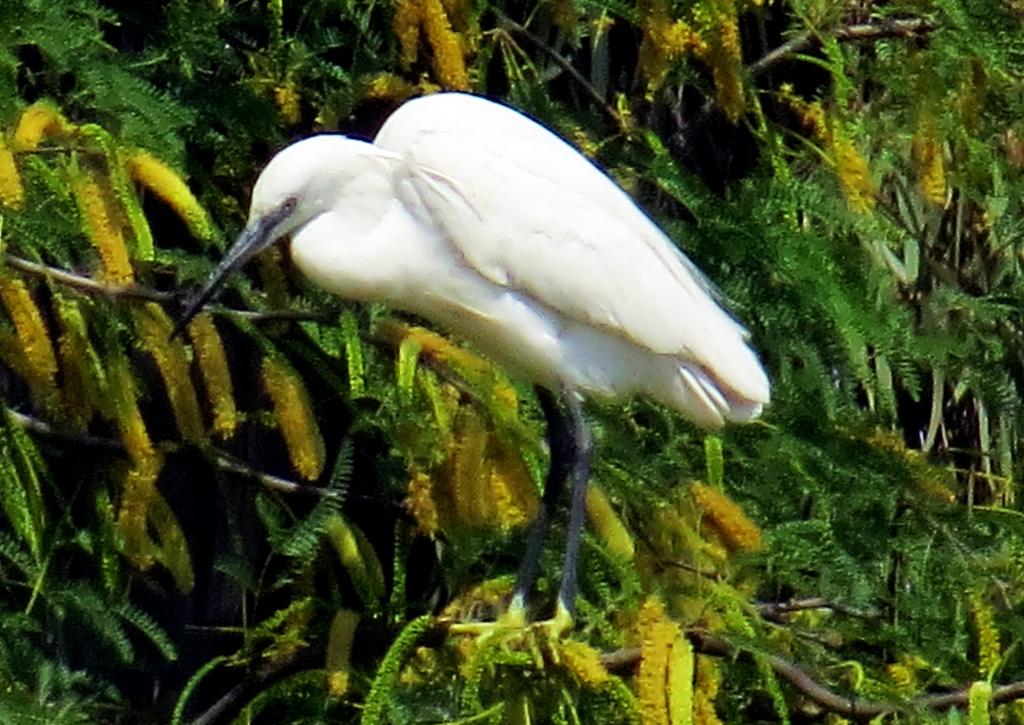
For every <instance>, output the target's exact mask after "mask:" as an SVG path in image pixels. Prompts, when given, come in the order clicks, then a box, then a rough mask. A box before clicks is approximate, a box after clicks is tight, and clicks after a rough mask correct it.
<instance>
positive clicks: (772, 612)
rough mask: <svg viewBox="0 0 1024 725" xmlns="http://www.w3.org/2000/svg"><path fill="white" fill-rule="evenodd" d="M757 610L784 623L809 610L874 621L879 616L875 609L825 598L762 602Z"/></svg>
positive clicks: (769, 618) (763, 615)
mask: <svg viewBox="0 0 1024 725" xmlns="http://www.w3.org/2000/svg"><path fill="white" fill-rule="evenodd" d="M757 608H758V611H759V612H760V613H761V616H762V617H764V618H765V619H767V620H769V621H772V622H783V621H785V619H786V616H785V615H787V614H789V613H791V612H800V611H804V610H807V609H831V610H832V611H833V612H838V613H839V614H845V615H848V616H851V617H860V618H864V619H873V618H875V617H877V616H878V612H876V611H875V610H873V609H857V608H855V607H850V606H847V605H845V604H842V603H840V602H833V601H830V600H828V599H825V598H824V597H807V598H805V599H791V600H789V601H787V602H761V603H759V604H758V605H757Z"/></svg>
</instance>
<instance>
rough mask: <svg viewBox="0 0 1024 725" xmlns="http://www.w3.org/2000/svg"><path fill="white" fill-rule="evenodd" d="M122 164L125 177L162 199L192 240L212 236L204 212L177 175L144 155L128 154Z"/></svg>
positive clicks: (153, 157) (161, 163)
mask: <svg viewBox="0 0 1024 725" xmlns="http://www.w3.org/2000/svg"><path fill="white" fill-rule="evenodd" d="M125 164H126V167H127V169H128V174H129V176H131V178H132V179H133V180H134V181H135V182H136V183H138V184H140V185H141V186H143V187H145V188H146V189H149V190H150V191H152V192H153V193H154V194H156V195H157V196H158V197H160V198H161V199H163V200H164V201H165V202H166V203H167V205H168V206H170V207H171V209H173V210H174V211H175V213H176V214H177V215H178V216H179V217H181V218H182V219H183V220H184V221H185V223H186V224H187V225H188V228H189V230H190V231H191V232H192V233H193V234H194V235H195V236H196V237H198V238H199V239H210V238H211V237H212V236H213V229H212V227H211V226H210V220H209V218H208V217H207V215H206V210H205V209H203V207H202V205H200V203H199V200H198V199H196V197H195V195H194V194H193V193H192V190H191V189H189V188H188V184H186V183H185V181H184V179H182V178H181V176H180V175H179V174H178V172H177V171H175V170H174V169H172V168H171V167H170V166H168V165H167V164H165V163H164V162H163V161H161V160H160V159H158V158H157V157H156V156H154V155H153V154H151V153H149V152H148V151H136V152H135V153H132V154H129V155H128V156H127V157H126V159H125Z"/></svg>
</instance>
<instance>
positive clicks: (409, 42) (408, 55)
mask: <svg viewBox="0 0 1024 725" xmlns="http://www.w3.org/2000/svg"><path fill="white" fill-rule="evenodd" d="M421 14H422V9H421V5H420V0H398V1H397V2H396V3H395V16H394V19H393V21H392V27H393V28H394V31H395V37H396V38H398V47H399V48H400V49H401V59H402V66H403V67H405V68H408V67H409V66H411V65H412V64H413V63H415V62H416V56H417V55H418V54H419V50H420V16H421Z"/></svg>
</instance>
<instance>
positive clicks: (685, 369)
mask: <svg viewBox="0 0 1024 725" xmlns="http://www.w3.org/2000/svg"><path fill="white" fill-rule="evenodd" d="M758 368H759V372H760V374H761V376H762V377H763V376H764V372H763V371H762V370H760V364H758ZM756 387H758V390H757V395H756V397H748V396H747V395H743V394H741V393H739V392H737V391H735V390H733V389H732V388H730V387H729V386H728V385H726V384H725V383H724V382H723V381H720V380H717V379H716V378H715V377H714V376H713V375H711V374H710V373H708V372H707V371H706V370H705V369H703V368H701V367H700V366H697V365H694V364H691V363H683V364H682V365H680V366H679V376H678V385H676V386H675V391H674V392H675V393H676V395H675V396H674V397H675V401H674V402H675V404H676V407H677V408H679V410H680V411H681V412H683V413H684V414H685V415H687V416H688V417H689V418H691V419H692V420H693V421H694V422H695V423H697V424H698V425H702V426H705V427H708V428H717V427H719V426H721V425H723V424H724V423H725V422H726V421H728V422H731V423H746V422H748V421H751V420H753V419H755V418H757V417H758V416H759V415H761V411H762V410H763V409H764V406H765V404H766V403H767V402H768V398H769V392H768V381H767V378H765V380H764V386H763V390H762V389H760V388H761V386H756Z"/></svg>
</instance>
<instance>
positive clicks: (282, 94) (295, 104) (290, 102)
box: [274, 81, 302, 125]
mask: <svg viewBox="0 0 1024 725" xmlns="http://www.w3.org/2000/svg"><path fill="white" fill-rule="evenodd" d="M274 103H276V104H277V110H278V113H280V114H281V118H282V119H283V120H284V122H285V123H287V124H291V125H295V124H296V123H298V122H299V121H301V120H302V108H301V98H300V97H299V91H298V89H297V88H296V87H295V83H294V82H292V81H285V82H284V83H282V84H280V85H278V86H276V87H275V88H274Z"/></svg>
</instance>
